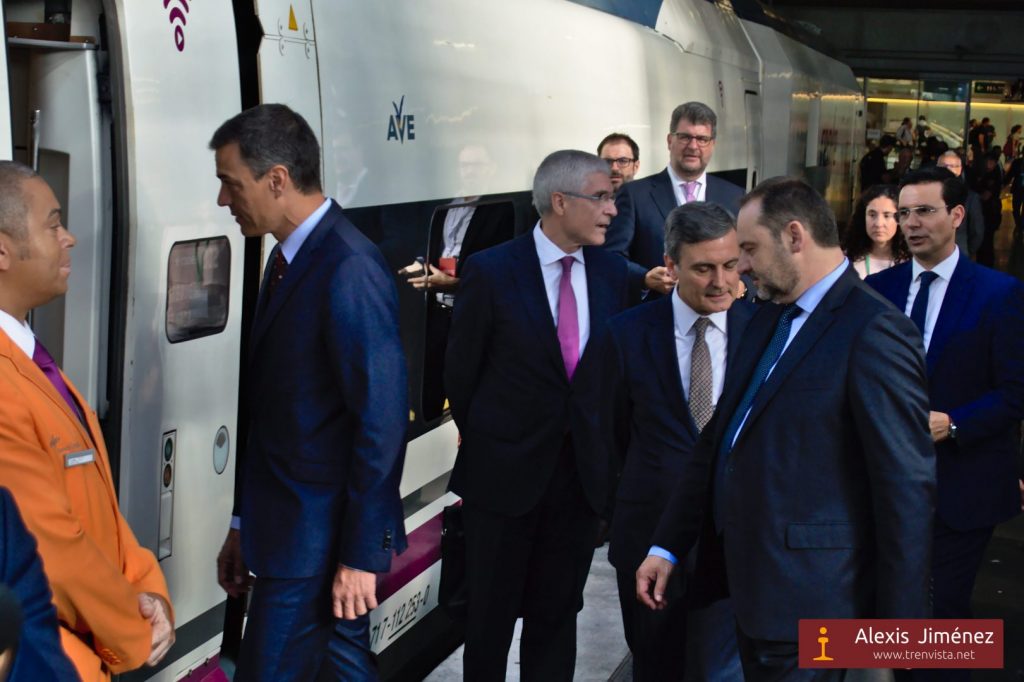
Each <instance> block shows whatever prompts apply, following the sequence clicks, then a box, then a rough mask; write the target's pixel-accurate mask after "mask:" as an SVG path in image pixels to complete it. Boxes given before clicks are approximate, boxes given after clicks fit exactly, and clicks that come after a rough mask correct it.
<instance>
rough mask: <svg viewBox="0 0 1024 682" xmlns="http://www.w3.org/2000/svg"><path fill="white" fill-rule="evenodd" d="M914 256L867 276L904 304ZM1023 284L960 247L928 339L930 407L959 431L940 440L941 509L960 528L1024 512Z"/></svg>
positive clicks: (989, 523)
mask: <svg viewBox="0 0 1024 682" xmlns="http://www.w3.org/2000/svg"><path fill="white" fill-rule="evenodd" d="M911 275H912V267H911V263H909V262H908V263H903V264H902V265H898V266H896V267H893V268H889V269H888V270H884V271H882V272H880V273H878V274H876V275H872V276H871V277H868V278H867V280H866V281H867V283H868V284H870V285H871V286H873V287H874V288H875V289H877V290H878V292H879V293H881V294H882V295H883V296H885V297H886V298H887V299H889V300H890V301H891V302H892V304H893V305H895V306H896V307H898V308H899V309H900V310H904V309H905V306H906V303H907V295H908V293H909V291H910V278H911ZM1022 339H1024V286H1022V285H1021V283H1020V282H1018V281H1017V280H1015V279H1014V278H1012V277H1009V276H1008V275H1004V274H1003V273H1000V272H996V271H995V270H990V269H989V268H986V267H983V266H981V265H977V264H975V263H973V262H971V260H970V259H969V258H967V256H965V255H964V254H963V252H961V253H960V260H959V261H957V265H956V269H955V270H954V271H953V277H952V279H951V280H950V282H949V286H948V288H947V289H946V296H945V298H944V299H943V301H942V308H941V309H940V311H939V317H938V319H937V320H936V322H935V330H934V331H933V332H932V338H931V342H930V343H929V345H928V387H929V391H928V392H929V399H930V402H931V409H933V410H936V411H938V412H946V413H948V414H949V415H950V417H951V418H952V419H953V423H955V424H956V425H957V438H956V440H955V441H953V440H945V441H943V442H941V443H938V444H937V445H936V446H935V451H936V455H937V461H938V474H939V495H938V514H939V518H941V519H942V521H943V522H944V523H945V524H946V525H948V526H950V527H952V528H956V529H958V530H970V529H974V528H984V527H987V526H994V525H995V524H997V523H1000V522H1002V521H1005V520H1007V519H1009V518H1011V517H1013V516H1015V515H1016V514H1018V513H1019V512H1020V493H1019V491H1018V488H1017V472H1016V469H1015V457H1016V453H1017V444H1018V443H1019V438H1020V433H1019V430H1018V429H1019V427H1020V420H1021V418H1024V346H1022Z"/></svg>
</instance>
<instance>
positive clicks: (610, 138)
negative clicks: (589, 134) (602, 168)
mask: <svg viewBox="0 0 1024 682" xmlns="http://www.w3.org/2000/svg"><path fill="white" fill-rule="evenodd" d="M613 142H625V143H626V144H628V145H629V148H630V149H632V150H633V160H634V161H639V160H640V145H638V144H637V143H636V142H634V141H633V138H632V137H630V136H629V135H627V134H626V133H611V134H610V135H605V137H604V139H603V140H601V144H599V145H597V154H598V156H600V155H601V150H602V149H603V148H604V146H605V145H606V144H612V143H613Z"/></svg>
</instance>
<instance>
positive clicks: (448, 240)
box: [441, 199, 476, 258]
mask: <svg viewBox="0 0 1024 682" xmlns="http://www.w3.org/2000/svg"><path fill="white" fill-rule="evenodd" d="M452 203H453V204H464V203H466V200H465V199H456V200H455V201H453V202H452ZM475 211H476V206H453V207H452V208H449V209H448V210H447V211H445V214H444V231H443V232H442V233H441V236H442V239H441V241H442V244H441V257H442V258H458V257H459V254H460V253H461V252H462V242H463V241H465V239H466V232H467V231H468V230H469V223H470V221H471V220H473V213H474V212H475Z"/></svg>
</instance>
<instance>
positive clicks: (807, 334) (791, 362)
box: [736, 267, 860, 447]
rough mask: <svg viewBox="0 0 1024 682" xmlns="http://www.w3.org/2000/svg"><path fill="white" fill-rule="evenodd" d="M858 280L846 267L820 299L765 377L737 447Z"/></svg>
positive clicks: (831, 320) (851, 270) (829, 324)
mask: <svg viewBox="0 0 1024 682" xmlns="http://www.w3.org/2000/svg"><path fill="white" fill-rule="evenodd" d="M859 279H860V278H859V277H858V275H857V273H856V271H855V270H854V269H853V268H852V267H847V269H846V271H845V272H844V273H843V274H842V276H841V277H840V278H839V280H838V281H837V282H836V283H835V284H834V285H832V288H831V289H829V290H828V292H827V293H826V294H825V297H824V298H823V299H821V302H820V303H819V304H818V306H817V307H816V308H815V309H814V312H812V313H811V315H810V317H809V318H807V321H806V322H804V325H803V327H801V328H800V331H799V332H798V333H797V335H796V336H795V337H794V338H793V341H792V342H791V343H790V344H789V348H787V349H786V350H785V351H784V352H783V353H782V357H780V358H779V361H778V363H776V365H775V369H774V370H772V373H771V374H769V375H768V379H767V380H765V382H764V385H763V386H762V387H761V390H760V391H758V392H757V395H756V396H755V398H754V403H753V405H751V406H750V416H748V417H747V422H746V424H744V425H743V430H742V431H741V432H740V435H739V437H738V438H737V440H736V446H737V447H738V446H739V444H740V441H742V440H743V438H744V436H745V435H746V434H747V433H750V427H751V426H752V425H753V424H754V421H755V420H756V419H757V417H758V416H759V415H760V414H761V412H763V411H764V408H765V406H766V405H767V404H768V403H769V402H771V399H772V398H773V397H774V396H775V394H776V393H777V392H778V391H779V388H780V387H781V386H782V384H783V383H784V382H785V381H786V379H787V378H789V375H790V374H792V373H793V370H795V369H796V368H797V367H798V366H799V365H800V361H801V360H803V358H804V356H805V355H807V353H808V352H810V350H811V349H812V348H814V344H816V343H817V342H818V339H819V338H820V337H821V335H822V334H824V333H825V331H826V330H827V329H828V328H829V327H830V326H831V325H832V323H833V322H834V321H835V310H836V309H837V308H838V307H840V306H841V305H842V303H843V301H845V300H846V296H847V294H849V292H850V290H851V289H852V288H853V286H854V284H855V283H856V282H857V281H859Z"/></svg>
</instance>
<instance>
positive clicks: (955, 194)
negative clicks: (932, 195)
mask: <svg viewBox="0 0 1024 682" xmlns="http://www.w3.org/2000/svg"><path fill="white" fill-rule="evenodd" d="M933 182H937V183H940V184H941V185H942V201H943V202H944V203H945V204H946V206H947V207H948V208H953V207H954V206H965V204H966V203H967V185H965V184H964V183H963V182H962V181H961V180H960V178H958V177H957V176H955V175H953V174H952V173H951V172H950V171H949V170H947V169H945V168H939V167H938V166H932V167H930V168H919V169H918V170H916V171H913V172H912V173H907V174H906V175H904V176H903V179H902V180H901V181H900V189H903V188H904V187H908V186H910V185H927V184H930V183H933Z"/></svg>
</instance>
